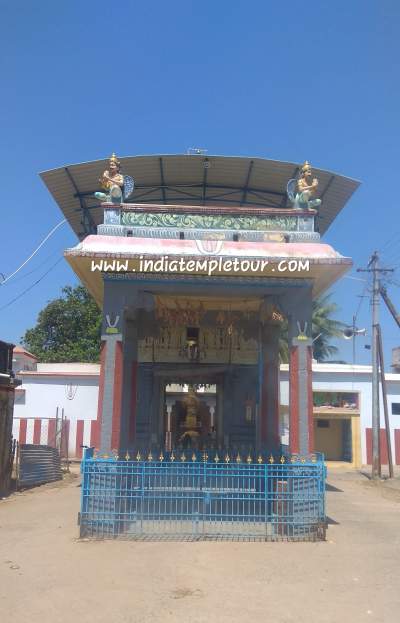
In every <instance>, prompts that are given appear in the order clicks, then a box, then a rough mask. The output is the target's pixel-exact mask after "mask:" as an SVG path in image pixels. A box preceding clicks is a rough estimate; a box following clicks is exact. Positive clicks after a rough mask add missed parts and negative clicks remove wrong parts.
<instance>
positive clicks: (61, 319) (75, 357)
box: [22, 285, 101, 363]
mask: <svg viewBox="0 0 400 623" xmlns="http://www.w3.org/2000/svg"><path fill="white" fill-rule="evenodd" d="M100 335H101V311H100V310H99V308H98V307H97V305H96V303H95V301H94V300H93V298H92V297H91V296H90V294H89V293H88V291H87V290H86V288H84V287H83V286H81V285H79V286H76V287H75V288H72V287H71V286H66V287H65V288H63V289H62V296H61V297H60V298H58V299H54V300H53V301H50V303H48V305H46V307H45V308H44V309H43V310H42V311H41V312H40V314H39V317H38V321H37V324H36V327H34V328H33V329H28V331H26V333H25V335H24V337H23V338H22V343H23V345H24V346H25V348H27V350H29V351H30V352H31V353H33V354H34V355H36V357H38V359H39V361H41V362H43V363H52V362H54V363H57V362H65V361H71V362H73V361H81V362H97V361H99V354H100Z"/></svg>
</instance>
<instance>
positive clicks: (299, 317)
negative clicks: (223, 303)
mask: <svg viewBox="0 0 400 623" xmlns="http://www.w3.org/2000/svg"><path fill="white" fill-rule="evenodd" d="M288 320H289V450H290V452H291V453H298V454H308V453H309V452H313V449H314V434H313V433H314V429H313V392H312V338H311V331H312V298H311V289H304V291H303V292H302V293H301V295H299V296H298V297H296V299H295V300H294V301H293V306H292V309H291V311H290V313H289V314H288Z"/></svg>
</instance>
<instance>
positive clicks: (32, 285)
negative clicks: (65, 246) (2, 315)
mask: <svg viewBox="0 0 400 623" xmlns="http://www.w3.org/2000/svg"><path fill="white" fill-rule="evenodd" d="M62 259H64V258H63V257H59V258H58V260H57V262H55V263H54V264H52V266H50V268H49V269H48V270H46V272H45V273H43V275H42V276H41V277H39V279H37V280H36V281H35V282H34V283H32V284H31V285H30V286H29V287H28V288H25V290H23V291H22V292H20V294H17V296H15V297H14V298H13V299H11V301H8V303H6V304H5V305H3V306H2V307H0V311H3V309H6V307H9V306H10V305H12V304H13V303H15V301H18V299H20V298H21V297H22V296H24V294H26V293H27V292H29V291H30V290H32V288H34V287H35V286H36V285H37V284H38V283H40V281H42V279H44V278H45V277H46V275H48V274H49V272H50V271H51V270H53V268H55V267H56V266H57V264H59V263H60V262H61V260H62Z"/></svg>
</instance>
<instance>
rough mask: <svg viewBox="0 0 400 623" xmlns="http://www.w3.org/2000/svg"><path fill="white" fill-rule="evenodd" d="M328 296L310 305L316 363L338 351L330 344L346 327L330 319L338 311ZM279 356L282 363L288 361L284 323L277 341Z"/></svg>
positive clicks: (338, 321)
mask: <svg viewBox="0 0 400 623" xmlns="http://www.w3.org/2000/svg"><path fill="white" fill-rule="evenodd" d="M330 297H331V295H330V294H327V295H325V296H323V297H321V298H318V299H316V300H315V301H313V304H312V337H313V340H314V341H313V356H314V359H316V360H317V361H326V360H327V358H328V357H330V356H331V355H333V354H335V353H336V352H337V351H338V349H337V347H336V346H333V344H331V343H330V341H331V339H332V338H334V337H340V336H341V335H342V332H343V329H344V327H345V326H346V325H345V324H344V323H343V322H340V320H335V319H334V318H332V317H331V316H332V314H334V313H335V312H337V311H338V309H339V308H338V306H337V304H336V303H332V302H331V301H330ZM279 355H280V359H281V362H282V363H287V362H288V360H289V350H288V327H287V322H286V321H285V322H284V323H283V325H282V333H281V337H280V341H279Z"/></svg>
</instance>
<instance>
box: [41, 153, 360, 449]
mask: <svg viewBox="0 0 400 623" xmlns="http://www.w3.org/2000/svg"><path fill="white" fill-rule="evenodd" d="M42 178H43V180H44V182H45V184H46V185H47V187H48V189H49V191H50V192H51V194H52V195H53V197H54V199H55V200H56V202H57V203H58V205H59V207H60V208H61V210H62V212H63V213H64V214H65V216H66V218H67V219H68V221H69V223H70V225H71V227H72V229H73V230H74V232H75V233H76V235H77V237H78V239H79V242H78V244H77V245H76V246H75V247H73V248H71V249H67V250H66V251H65V257H66V259H67V261H68V262H69V264H70V266H71V267H72V269H73V270H74V271H75V272H76V274H77V276H78V277H79V278H80V279H81V281H82V282H83V283H84V284H85V285H86V287H87V288H88V290H89V291H90V292H91V294H92V295H93V297H94V298H95V300H96V301H97V303H98V305H99V306H100V307H101V308H102V310H103V329H102V345H101V378H100V387H99V402H98V418H97V422H96V431H97V447H98V448H99V449H100V450H101V451H102V452H104V453H107V452H111V451H113V450H115V451H117V452H118V453H125V452H130V453H133V452H135V451H136V450H137V449H143V450H145V451H148V450H149V449H150V448H158V449H161V450H165V451H171V450H173V449H174V448H179V447H182V448H189V449H190V448H193V449H194V450H197V449H200V450H201V449H204V448H208V447H216V448H230V449H232V450H233V451H235V450H236V449H237V450H240V451H241V450H243V451H246V452H247V451H248V450H249V449H254V451H257V452H259V451H263V452H264V451H265V452H272V453H276V452H278V453H279V452H280V451H281V450H282V443H283V441H284V438H283V436H282V435H283V433H284V432H285V431H284V430H283V429H284V428H285V427H286V426H287V428H288V430H289V442H288V443H289V448H288V450H289V451H290V452H292V453H302V454H306V453H309V452H312V451H313V422H312V417H313V415H312V406H313V403H312V379H311V363H312V336H311V312H312V301H313V299H314V298H315V297H317V296H319V295H320V294H321V293H323V292H324V291H325V290H326V289H327V288H329V287H330V286H331V285H332V284H333V283H334V282H335V281H336V280H337V279H339V278H340V277H341V276H342V275H343V274H344V273H345V272H346V271H347V270H348V269H349V268H350V267H351V264H352V263H351V259H350V258H349V257H347V256H343V255H341V254H340V253H339V252H338V251H336V250H335V249H333V248H332V247H331V246H330V245H328V244H326V243H325V242H323V240H322V239H321V236H323V234H324V233H325V232H326V231H327V229H328V228H329V227H330V225H331V223H332V221H333V220H334V218H335V217H336V215H337V214H338V213H339V212H340V211H341V210H342V209H343V207H344V206H345V204H346V202H347V201H348V200H349V199H350V197H351V195H352V194H353V192H354V191H355V190H356V188H357V187H358V182H356V181H354V180H351V179H349V178H345V177H343V176H341V175H337V174H335V173H331V172H328V171H324V170H321V169H318V170H314V171H313V170H312V168H311V165H310V164H309V163H308V162H306V163H304V164H303V165H297V164H295V163H286V162H277V161H273V160H264V159H260V158H234V157H220V156H207V157H206V156H204V155H202V154H196V155H184V156H183V155H182V156H180V155H178V156H135V157H127V158H120V159H118V158H117V156H115V155H114V154H113V156H112V157H111V158H110V159H109V160H108V161H96V162H89V163H83V164H76V165H69V166H65V167H61V168H59V169H55V170H52V171H48V172H45V173H42ZM284 327H287V332H288V335H289V344H288V346H289V366H290V383H289V386H290V390H289V394H290V395H289V417H288V422H286V420H285V419H284V417H283V414H282V413H281V409H280V396H279V363H280V360H279V348H280V336H281V334H282V331H283V328H284Z"/></svg>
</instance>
